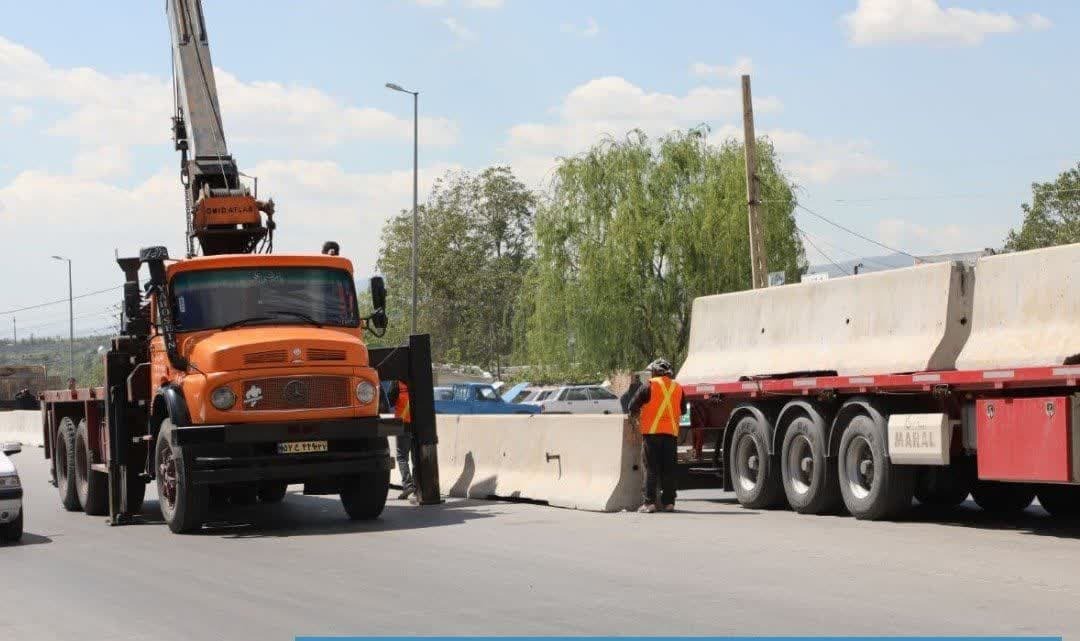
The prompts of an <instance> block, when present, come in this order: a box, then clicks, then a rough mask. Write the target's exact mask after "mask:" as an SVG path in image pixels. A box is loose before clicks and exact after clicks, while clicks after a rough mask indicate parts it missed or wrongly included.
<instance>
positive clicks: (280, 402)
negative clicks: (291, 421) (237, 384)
mask: <svg viewBox="0 0 1080 641" xmlns="http://www.w3.org/2000/svg"><path fill="white" fill-rule="evenodd" d="M241 400H242V401H243V405H244V410H245V411H265V410H300V409H325V408H333V407H348V406H349V379H347V378H345V377H341V376H281V377H275V378H258V379H254V380H250V381H245V382H244V395H243V398H242V399H241Z"/></svg>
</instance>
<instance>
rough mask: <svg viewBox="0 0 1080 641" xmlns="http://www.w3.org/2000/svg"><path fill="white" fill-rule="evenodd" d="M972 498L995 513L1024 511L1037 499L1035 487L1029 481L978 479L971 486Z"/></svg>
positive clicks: (985, 508)
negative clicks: (1012, 481) (1013, 481)
mask: <svg viewBox="0 0 1080 641" xmlns="http://www.w3.org/2000/svg"><path fill="white" fill-rule="evenodd" d="M971 498H973V499H975V503H977V504H978V505H979V507H981V508H982V509H984V510H986V511H987V512H991V513H993V514H1015V513H1017V512H1023V511H1024V510H1025V509H1027V506H1029V505H1031V502H1032V501H1034V500H1035V487H1034V486H1032V485H1029V484H1027V483H1002V482H1000V481H978V482H977V483H975V486H974V487H972V488H971Z"/></svg>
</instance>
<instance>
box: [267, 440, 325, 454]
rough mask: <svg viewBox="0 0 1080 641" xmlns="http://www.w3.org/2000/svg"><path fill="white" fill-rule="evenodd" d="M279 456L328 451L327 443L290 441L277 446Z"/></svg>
mask: <svg viewBox="0 0 1080 641" xmlns="http://www.w3.org/2000/svg"><path fill="white" fill-rule="evenodd" d="M277 451H278V454H309V453H311V452H325V451H327V445H326V441H288V442H285V443H278V444H277Z"/></svg>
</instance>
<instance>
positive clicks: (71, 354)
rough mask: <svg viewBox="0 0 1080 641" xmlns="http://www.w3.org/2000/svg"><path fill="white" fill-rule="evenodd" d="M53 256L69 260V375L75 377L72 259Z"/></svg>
mask: <svg viewBox="0 0 1080 641" xmlns="http://www.w3.org/2000/svg"><path fill="white" fill-rule="evenodd" d="M53 258H54V259H56V260H65V261H67V266H68V364H69V366H70V368H71V370H70V372H71V373H70V374H69V376H70V377H71V378H75V298H74V297H73V296H72V293H71V292H72V289H71V259H70V258H64V257H63V256H53Z"/></svg>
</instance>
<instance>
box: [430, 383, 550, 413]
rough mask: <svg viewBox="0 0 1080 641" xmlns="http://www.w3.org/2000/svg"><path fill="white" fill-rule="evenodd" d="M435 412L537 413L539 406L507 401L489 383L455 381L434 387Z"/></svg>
mask: <svg viewBox="0 0 1080 641" xmlns="http://www.w3.org/2000/svg"><path fill="white" fill-rule="evenodd" d="M435 413H436V414H539V413H540V408H539V407H537V406H535V405H524V404H522V403H507V402H506V401H504V400H503V399H502V397H500V396H499V395H498V393H496V392H495V388H494V387H492V386H491V385H485V384H483V383H455V384H454V385H451V386H450V387H437V388H435Z"/></svg>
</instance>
